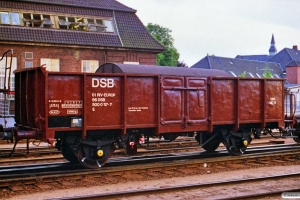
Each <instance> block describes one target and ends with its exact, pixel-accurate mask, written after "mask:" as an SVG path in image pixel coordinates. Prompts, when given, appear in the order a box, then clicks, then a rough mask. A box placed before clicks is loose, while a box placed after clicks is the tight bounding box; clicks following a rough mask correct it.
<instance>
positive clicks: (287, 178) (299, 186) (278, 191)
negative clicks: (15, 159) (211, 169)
mask: <svg viewBox="0 0 300 200" xmlns="http://www.w3.org/2000/svg"><path fill="white" fill-rule="evenodd" d="M299 178H300V173H289V174H281V175H274V176H263V177H255V178H248V179H247V178H244V179H232V180H226V181H218V182H204V183H203V182H202V183H197V184H186V185H177V186H169V187H164V188H160V187H159V188H157V187H155V188H147V189H135V190H126V191H118V192H110V193H101V194H94V195H84V196H73V197H66V198H59V199H61V200H68V199H77V200H83V199H85V200H92V199H97V200H99V199H116V198H118V199H119V198H139V197H140V198H143V197H145V196H147V197H150V198H152V199H155V198H166V197H170V194H175V195H174V197H176V196H179V195H180V194H181V195H180V196H181V197H182V198H183V199H184V197H185V196H186V194H187V193H188V194H189V196H188V197H189V198H191V196H195V197H201V199H219V200H229V199H254V198H264V197H268V198H270V197H280V196H281V195H283V193H286V195H288V194H289V193H291V192H299V190H300V183H298V180H299ZM278 181H280V186H278ZM266 184H268V187H269V188H270V187H273V189H264V187H263V186H264V185H266ZM224 185H226V188H227V189H228V190H232V191H234V194H233V193H230V194H229V193H227V192H224V191H222V190H220V187H223V186H224ZM253 185H255V187H253ZM251 186H252V188H251ZM260 186H261V190H258V187H260ZM245 188H247V190H245ZM207 190H209V192H207ZM193 194H194V195H193ZM195 194H196V195H195ZM171 196H172V195H171ZM55 199H56V198H54V199H53V200H55Z"/></svg>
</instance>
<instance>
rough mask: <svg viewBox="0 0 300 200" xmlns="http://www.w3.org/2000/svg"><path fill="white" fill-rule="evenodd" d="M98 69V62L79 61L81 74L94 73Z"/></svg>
mask: <svg viewBox="0 0 300 200" xmlns="http://www.w3.org/2000/svg"><path fill="white" fill-rule="evenodd" d="M98 68H99V61H98V60H82V61H81V72H96V70H97V69H98Z"/></svg>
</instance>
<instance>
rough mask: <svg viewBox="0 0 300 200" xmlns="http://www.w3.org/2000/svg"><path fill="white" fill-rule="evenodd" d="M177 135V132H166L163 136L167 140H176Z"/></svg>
mask: <svg viewBox="0 0 300 200" xmlns="http://www.w3.org/2000/svg"><path fill="white" fill-rule="evenodd" d="M177 137H178V135H176V134H166V135H163V138H164V139H165V140H169V141H170V142H172V141H174V140H175V139H176V138H177Z"/></svg>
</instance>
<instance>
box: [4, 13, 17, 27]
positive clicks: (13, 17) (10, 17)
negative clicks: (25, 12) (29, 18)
mask: <svg viewBox="0 0 300 200" xmlns="http://www.w3.org/2000/svg"><path fill="white" fill-rule="evenodd" d="M4 15H6V17H5V18H4ZM4 19H5V20H4ZM0 22H1V24H4V25H15V26H20V25H21V20H20V13H18V12H5V11H2V12H0Z"/></svg>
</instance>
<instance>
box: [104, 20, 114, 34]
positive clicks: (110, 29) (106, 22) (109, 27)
mask: <svg viewBox="0 0 300 200" xmlns="http://www.w3.org/2000/svg"><path fill="white" fill-rule="evenodd" d="M103 22H104V25H105V26H106V29H105V32H114V28H113V25H112V21H111V20H103Z"/></svg>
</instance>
